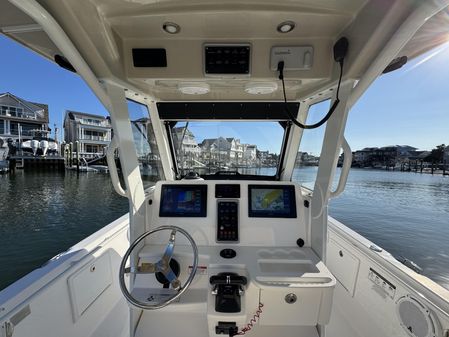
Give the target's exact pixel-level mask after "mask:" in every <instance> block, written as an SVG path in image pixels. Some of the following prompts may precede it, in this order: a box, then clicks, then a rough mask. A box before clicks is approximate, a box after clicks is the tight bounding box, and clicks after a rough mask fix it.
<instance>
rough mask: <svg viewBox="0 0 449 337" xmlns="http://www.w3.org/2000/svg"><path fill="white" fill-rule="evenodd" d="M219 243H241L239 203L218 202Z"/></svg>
mask: <svg viewBox="0 0 449 337" xmlns="http://www.w3.org/2000/svg"><path fill="white" fill-rule="evenodd" d="M217 215H218V218H217V242H238V241H239V203H238V201H234V200H232V201H231V200H219V201H218V202H217Z"/></svg>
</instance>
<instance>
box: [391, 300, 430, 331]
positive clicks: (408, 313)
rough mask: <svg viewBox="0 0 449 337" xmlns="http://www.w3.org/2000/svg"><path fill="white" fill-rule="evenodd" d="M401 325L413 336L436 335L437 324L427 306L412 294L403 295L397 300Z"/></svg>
mask: <svg viewBox="0 0 449 337" xmlns="http://www.w3.org/2000/svg"><path fill="white" fill-rule="evenodd" d="M396 303H397V313H398V316H399V322H400V324H401V326H402V327H403V328H404V329H405V330H406V331H407V333H408V334H409V335H410V336H412V337H436V336H438V335H437V331H436V325H435V321H434V319H433V317H432V314H431V312H430V311H429V309H427V307H425V306H424V305H423V304H421V303H420V302H419V301H418V300H416V299H415V298H413V297H411V296H408V295H407V296H403V297H401V298H400V299H399V300H398V301H397V302H396Z"/></svg>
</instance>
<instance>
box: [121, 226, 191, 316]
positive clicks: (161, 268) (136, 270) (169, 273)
mask: <svg viewBox="0 0 449 337" xmlns="http://www.w3.org/2000/svg"><path fill="white" fill-rule="evenodd" d="M165 230H171V233H170V238H169V240H168V244H167V247H166V248H165V252H164V255H163V256H162V257H161V259H160V260H159V261H158V262H156V263H142V264H141V266H137V267H125V266H126V261H127V260H128V257H129V256H130V255H131V252H132V251H133V250H134V248H136V246H137V245H138V244H139V243H140V242H141V241H142V240H143V239H145V238H146V237H147V236H150V235H152V234H154V233H157V232H160V231H165ZM177 232H180V233H181V234H182V235H184V236H185V237H186V238H187V240H189V242H190V245H191V246H192V250H193V265H192V270H191V272H190V276H189V278H188V279H187V281H186V282H185V283H184V285H182V284H181V281H179V279H178V277H177V276H176V274H175V273H174V272H173V270H172V269H171V267H170V260H171V258H172V256H173V251H174V248H175V239H176V233H177ZM197 267H198V247H197V246H196V243H195V241H194V240H193V238H192V237H191V236H190V234H189V233H187V232H186V231H185V230H184V229H182V228H180V227H176V226H160V227H157V228H155V229H153V230H152V231H148V232H145V233H143V234H142V235H141V236H139V237H138V238H137V239H136V240H135V241H134V242H133V243H132V244H131V245H130V246H129V248H128V250H127V251H126V253H125V255H124V256H123V259H122V262H121V263H120V270H119V283H120V289H121V291H122V293H123V295H124V296H125V298H126V299H127V300H128V302H129V303H131V304H132V305H134V306H136V307H138V308H141V309H146V310H155V309H161V308H163V307H165V306H167V305H169V304H170V303H172V302H174V301H176V300H177V299H178V298H179V297H180V296H181V295H182V294H183V293H184V292H185V291H186V290H187V289H188V288H189V286H190V284H191V283H192V281H193V278H194V277H195V274H196V270H197ZM158 272H160V273H162V274H163V275H164V276H165V278H166V279H167V280H168V282H169V283H170V284H171V286H172V288H173V289H175V290H177V293H176V294H174V295H173V296H171V297H169V298H167V299H166V300H164V301H162V302H159V303H157V304H148V303H147V302H142V301H139V300H138V299H136V298H135V297H133V296H132V295H131V294H130V292H129V291H128V289H127V287H126V285H125V274H129V273H131V274H155V273H158Z"/></svg>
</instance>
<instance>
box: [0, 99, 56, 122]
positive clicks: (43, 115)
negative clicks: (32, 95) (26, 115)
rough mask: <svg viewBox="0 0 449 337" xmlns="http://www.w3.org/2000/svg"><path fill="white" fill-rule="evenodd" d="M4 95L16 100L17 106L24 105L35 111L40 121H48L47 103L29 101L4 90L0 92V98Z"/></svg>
mask: <svg viewBox="0 0 449 337" xmlns="http://www.w3.org/2000/svg"><path fill="white" fill-rule="evenodd" d="M5 97H9V98H10V99H12V100H14V101H16V102H17V103H18V106H22V107H25V108H26V109H28V110H29V111H31V112H34V113H36V114H37V115H38V116H37V117H38V118H39V120H42V121H45V122H47V123H48V120H49V119H48V118H49V117H48V105H47V104H44V103H35V102H30V101H27V100H25V99H23V98H20V97H18V96H16V95H13V94H11V93H10V92H5V93H1V94H0V99H1V98H5Z"/></svg>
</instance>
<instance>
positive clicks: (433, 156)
mask: <svg viewBox="0 0 449 337" xmlns="http://www.w3.org/2000/svg"><path fill="white" fill-rule="evenodd" d="M445 147H446V145H444V144H441V145H438V146H437V147H436V148H434V149H432V151H431V152H430V154H429V155H428V156H427V157H426V158H425V159H424V160H425V161H427V162H432V163H440V162H442V161H443V157H444V148H445Z"/></svg>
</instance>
